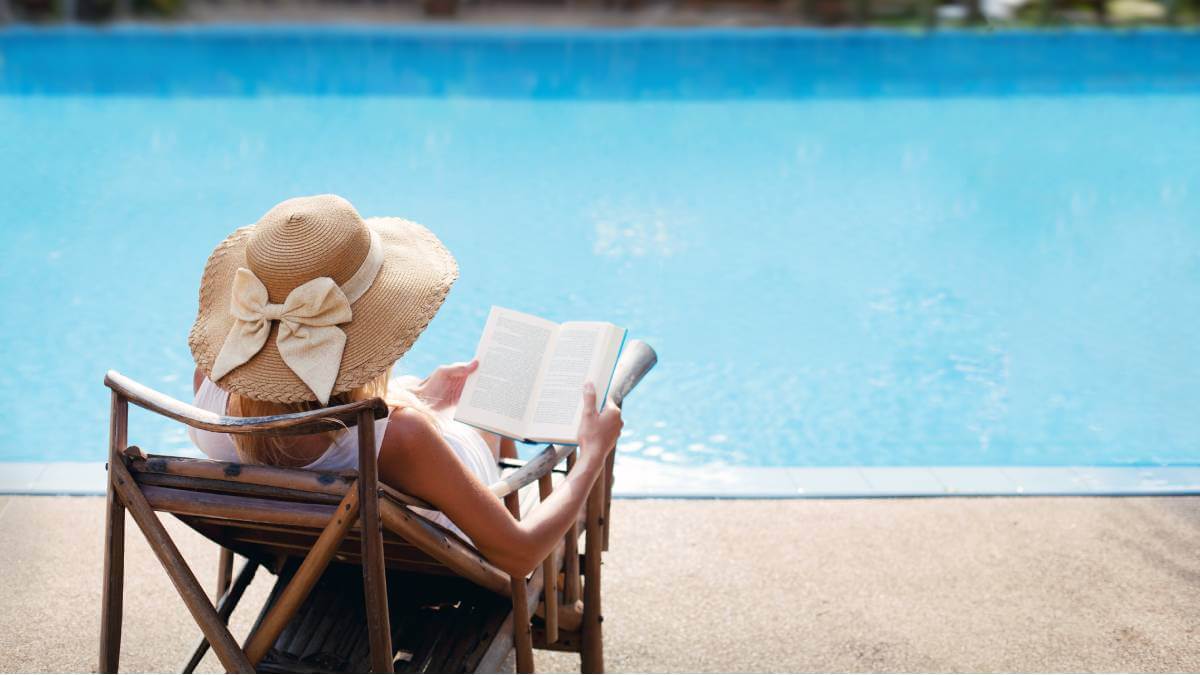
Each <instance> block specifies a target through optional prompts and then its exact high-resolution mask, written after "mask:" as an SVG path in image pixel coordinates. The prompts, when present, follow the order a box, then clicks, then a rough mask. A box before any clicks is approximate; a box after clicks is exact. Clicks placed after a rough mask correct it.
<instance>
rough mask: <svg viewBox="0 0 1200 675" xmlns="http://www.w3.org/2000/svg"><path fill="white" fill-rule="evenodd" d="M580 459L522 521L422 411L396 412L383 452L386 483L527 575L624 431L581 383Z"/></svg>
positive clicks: (613, 409)
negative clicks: (436, 512)
mask: <svg viewBox="0 0 1200 675" xmlns="http://www.w3.org/2000/svg"><path fill="white" fill-rule="evenodd" d="M583 399H584V415H583V420H582V422H581V423H580V426H579V431H580V433H579V461H578V462H577V463H576V464H575V468H574V469H573V470H572V471H571V473H570V474H568V475H567V478H566V480H564V481H563V482H562V483H561V484H560V485H559V486H558V487H556V488H555V490H554V492H552V493H551V495H550V497H549V498H548V499H547V500H546V501H545V502H543V503H541V504H540V505H539V506H538V507H537V508H536V509H533V510H532V512H531V513H530V514H529V515H528V517H526V518H524V519H523V520H517V519H516V518H514V517H513V516H512V514H510V513H509V512H508V509H506V508H505V507H504V504H503V503H501V501H500V500H499V499H497V498H496V497H495V496H494V495H493V494H492V493H491V491H490V490H489V489H488V486H486V485H484V484H483V483H482V482H481V481H480V480H479V478H477V477H476V476H475V475H474V474H473V473H471V472H470V471H469V470H468V469H467V468H466V467H465V466H463V464H462V462H461V461H459V459H458V456H457V455H455V454H454V451H453V450H451V449H450V448H449V447H448V446H446V441H445V439H443V438H442V435H441V433H440V432H439V431H438V429H437V427H436V426H435V425H434V423H433V422H432V420H430V419H429V418H428V417H426V416H425V415H423V414H421V413H419V412H417V411H415V410H410V409H397V410H395V411H393V413H392V416H391V418H390V420H389V423H388V428H387V433H386V434H384V438H383V445H382V447H381V448H380V453H379V474H380V477H381V478H383V480H384V482H386V483H388V484H389V485H392V486H394V487H396V488H398V489H400V490H402V491H404V492H407V493H409V494H411V495H413V496H416V497H420V498H421V499H423V500H425V501H427V502H429V503H431V504H433V505H435V506H437V507H438V508H439V509H440V510H441V511H442V513H445V514H446V515H447V516H449V517H450V520H452V521H454V524H456V525H458V526H459V527H460V528H462V530H463V532H466V534H467V536H469V537H471V539H472V540H473V541H474V542H475V546H476V547H478V548H479V550H480V552H482V553H483V554H484V556H486V557H487V558H488V560H490V561H491V562H492V564H494V565H496V566H497V567H499V568H500V569H502V570H504V571H505V572H508V573H509V574H511V575H513V576H524V575H526V574H528V573H529V572H530V571H531V570H533V568H534V567H536V566H537V565H538V563H540V562H541V561H542V560H544V559H545V558H546V556H548V555H549V554H550V552H551V551H553V550H554V547H555V546H556V545H557V543H558V541H559V540H560V539H562V537H563V536H564V535H565V534H566V532H567V530H568V529H569V528H570V527H571V525H572V524H573V523H574V522H575V519H576V517H577V516H578V514H579V510H580V509H581V508H582V507H583V503H584V500H586V499H587V495H588V493H589V492H590V491H591V488H592V484H593V483H595V482H596V478H597V476H599V475H600V471H601V470H602V469H603V468H604V463H605V459H607V457H608V453H609V452H611V451H612V449H613V447H614V446H615V445H616V442H617V436H618V435H619V434H620V433H621V426H622V422H621V411H620V409H619V408H618V407H617V405H616V404H615V403H613V402H612V401H611V400H609V401H608V402H607V405H605V406H604V411H603V412H600V413H597V412H596V392H595V390H594V389H593V388H592V387H591V386H586V387H585V388H584V394H583Z"/></svg>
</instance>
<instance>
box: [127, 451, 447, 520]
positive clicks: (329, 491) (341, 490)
mask: <svg viewBox="0 0 1200 675" xmlns="http://www.w3.org/2000/svg"><path fill="white" fill-rule="evenodd" d="M130 471H131V472H132V473H133V474H134V475H135V476H138V478H139V481H140V480H141V477H142V476H150V475H155V474H165V475H171V476H186V477H188V478H196V479H201V480H215V481H221V484H220V485H221V487H220V490H222V491H226V492H230V491H234V490H236V491H237V492H238V493H239V494H245V495H248V496H253V497H263V498H267V499H277V498H280V497H281V496H282V495H289V494H292V493H294V496H287V497H286V498H288V499H297V500H300V499H302V498H303V497H304V495H306V494H322V495H326V496H331V497H334V499H333V500H332V501H330V502H329V503H331V504H336V503H337V502H338V501H340V500H341V498H342V496H343V495H345V494H346V489H347V487H348V486H349V485H350V484H351V483H353V482H354V479H356V478H357V477H358V472H357V471H311V470H309V469H285V468H281V467H275V466H266V465H259V464H239V463H237V462H218V461H215V460H211V459H193V458H191V457H170V456H167V455H149V456H146V457H144V458H142V459H135V460H134V461H132V462H131V463H130ZM159 480H161V479H159ZM230 483H236V484H237V486H236V487H235V486H231V485H229V484H230ZM214 485H216V484H214ZM379 487H380V489H381V490H383V491H384V493H385V494H386V495H387V496H388V497H390V498H391V499H394V500H396V501H398V502H400V503H401V504H408V505H409V506H417V507H421V508H433V507H431V506H430V505H429V504H428V503H426V502H424V501H422V500H420V499H418V498H416V497H413V496H412V495H406V494H404V493H403V492H400V491H399V490H395V489H393V488H391V487H389V486H387V485H383V484H380V486H379ZM214 489H216V488H214ZM280 490H283V491H287V492H280ZM314 499H315V498H314Z"/></svg>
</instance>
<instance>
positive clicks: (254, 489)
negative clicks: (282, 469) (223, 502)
mask: <svg viewBox="0 0 1200 675" xmlns="http://www.w3.org/2000/svg"><path fill="white" fill-rule="evenodd" d="M133 476H134V478H135V479H136V480H137V482H138V484H139V485H153V486H155V487H169V488H178V489H181V490H188V491H191V492H211V493H215V494H225V495H239V496H246V497H255V498H259V499H268V500H272V501H282V502H302V503H309V504H324V505H326V506H336V505H337V503H338V502H340V501H341V500H342V498H341V496H339V495H335V494H327V493H322V492H306V491H303V490H292V489H289V488H278V487H269V486H265V485H250V484H247V483H241V482H238V481H229V480H212V479H210V478H192V477H190V476H173V475H171V474H165V473H135V474H133Z"/></svg>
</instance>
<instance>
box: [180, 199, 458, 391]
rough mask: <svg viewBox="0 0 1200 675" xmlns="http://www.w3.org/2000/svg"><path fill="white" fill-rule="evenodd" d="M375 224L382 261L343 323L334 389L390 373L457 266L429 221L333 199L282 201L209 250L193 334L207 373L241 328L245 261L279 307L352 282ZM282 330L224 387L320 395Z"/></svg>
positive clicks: (438, 302) (434, 309) (446, 288)
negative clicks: (233, 307) (238, 277)
mask: <svg viewBox="0 0 1200 675" xmlns="http://www.w3.org/2000/svg"><path fill="white" fill-rule="evenodd" d="M333 200H336V201H333ZM297 203H299V204H298V205H297ZM289 204H291V205H292V210H293V211H295V210H296V209H297V208H299V210H300V211H302V213H301V214H299V215H297V214H295V213H292V214H289V213H288V212H287V211H288V209H286V208H284V207H286V206H287V205H289ZM347 209H348V211H347ZM281 211H282V213H280V212H281ZM351 214H352V215H351ZM367 227H369V228H371V229H373V230H374V231H375V232H377V233H378V234H379V237H380V240H381V242H382V244H383V248H384V263H383V266H382V268H381V269H380V270H379V275H378V276H377V277H376V278H375V282H374V283H373V284H372V285H371V287H370V289H369V290H368V291H367V292H366V293H365V294H364V295H363V296H362V297H361V298H359V299H358V301H357V302H355V303H354V304H353V306H352V311H353V313H354V318H353V319H352V320H351V321H350V322H348V323H344V324H341V326H340V328H341V329H342V330H343V331H344V332H345V333H346V348H345V351H344V352H343V354H342V361H341V367H340V370H339V371H338V376H337V380H336V381H335V382H334V387H333V392H332V393H333V394H338V393H342V392H345V391H349V390H350V389H353V388H355V387H358V386H361V385H363V384H365V383H367V382H369V381H370V380H372V379H373V378H375V377H377V376H378V375H380V374H381V373H383V372H384V371H385V370H387V369H388V368H389V367H390V366H391V365H392V364H393V363H395V362H396V361H397V360H398V359H399V358H400V357H401V356H403V355H404V353H405V352H407V351H408V350H409V348H411V347H412V345H413V343H414V342H416V339H417V337H418V336H419V335H420V334H421V332H422V331H424V330H425V327H426V326H428V325H429V321H430V320H431V319H433V316H434V314H436V313H437V311H438V309H439V308H440V307H441V306H442V302H443V301H444V300H445V299H446V294H447V293H449V291H450V287H451V286H452V285H453V284H454V281H455V279H457V278H458V265H457V263H455V261H454V257H453V256H451V255H450V252H449V251H447V250H446V248H445V246H443V245H442V242H441V241H439V240H438V238H437V237H436V236H434V234H433V233H432V232H430V231H429V230H427V229H425V228H424V227H422V226H421V225H418V224H417V223H413V222H411V221H407V220H404V219H401V218H369V219H366V220H365V221H364V220H362V219H361V218H359V217H358V214H357V213H356V212H354V211H353V207H351V206H350V204H349V202H346V201H345V200H344V199H341V198H340V197H334V196H332V195H322V196H320V197H309V198H300V199H296V200H289V201H288V202H284V203H282V204H280V205H278V206H276V207H275V208H274V209H272V210H271V211H269V212H268V213H267V215H265V216H264V217H263V219H262V220H260V221H259V222H258V223H257V224H255V225H251V226H248V227H243V228H240V229H238V230H237V231H235V232H234V233H233V234H231V235H230V236H229V237H228V238H226V239H225V240H224V241H222V242H221V243H220V244H219V245H218V246H217V248H216V249H215V250H214V251H213V253H212V255H211V256H209V259H208V263H207V265H206V266H205V269H204V276H203V277H202V279H201V283H200V311H199V313H198V314H197V316H196V323H195V324H194V325H193V326H192V331H191V334H190V336H189V337H188V343H189V345H190V346H191V349H192V356H193V357H195V359H196V365H197V366H199V368H200V370H201V371H203V372H204V373H205V374H206V375H207V374H209V373H211V372H212V366H213V362H214V361H215V360H216V357H217V354H218V353H219V352H220V350H221V346H222V345H223V344H224V342H225V337H226V335H228V333H229V329H230V328H231V327H232V325H233V322H234V318H233V317H232V316H231V315H230V313H229V300H230V294H231V292H232V289H231V287H232V284H233V278H234V275H235V273H236V272H237V269H238V268H239V267H247V268H249V269H250V270H251V271H252V272H254V273H255V274H256V276H258V277H259V278H260V279H261V280H262V282H263V284H264V285H265V286H266V287H267V290H268V294H269V296H270V301H271V302H272V303H282V302H283V301H284V299H285V298H286V297H287V294H288V293H290V292H291V290H292V289H293V288H295V287H296V286H299V285H300V284H303V283H305V282H307V281H309V280H311V279H314V278H316V277H321V276H328V277H330V278H332V279H333V280H334V281H335V282H338V283H339V284H340V283H343V282H345V281H346V280H347V279H349V278H350V277H351V276H352V275H353V274H354V272H355V270H357V269H358V267H359V265H360V264H361V263H362V261H363V259H364V258H365V257H366V252H367V249H368V248H369V246H370V234H369V232H367V231H366V229H365V228H367ZM278 331H279V326H278V323H277V322H276V324H275V325H273V326H272V327H271V334H270V336H269V337H268V338H267V343H266V345H265V346H264V347H263V349H262V351H260V352H259V353H258V354H256V355H255V356H254V357H253V358H251V359H250V360H249V361H247V362H246V363H245V364H243V365H241V366H239V367H238V368H235V369H234V370H233V371H232V372H230V373H229V374H228V375H226V376H225V377H223V378H221V381H220V382H219V383H218V384H219V385H220V386H221V387H222V388H224V389H226V390H228V391H231V392H234V393H237V394H241V395H243V396H248V397H250V398H253V399H256V400H260V401H275V402H280V403H294V402H300V401H313V400H316V396H315V395H314V394H313V392H312V391H311V390H309V388H308V387H307V386H306V385H305V384H304V382H302V381H301V380H300V378H298V377H296V375H295V374H294V373H293V372H292V371H291V369H290V368H288V366H287V365H286V364H284V362H283V359H282V358H280V356H279V350H278V348H277V347H276V346H275V338H276V335H277V334H278Z"/></svg>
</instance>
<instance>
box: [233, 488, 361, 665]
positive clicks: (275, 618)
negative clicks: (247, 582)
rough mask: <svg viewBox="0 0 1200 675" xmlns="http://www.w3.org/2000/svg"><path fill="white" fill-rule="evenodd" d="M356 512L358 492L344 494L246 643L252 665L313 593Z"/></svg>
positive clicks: (247, 656)
mask: <svg viewBox="0 0 1200 675" xmlns="http://www.w3.org/2000/svg"><path fill="white" fill-rule="evenodd" d="M358 510H359V504H358V492H357V491H356V490H349V491H347V492H346V496H345V497H343V498H342V503H341V504H339V505H338V507H337V511H336V512H335V515H334V516H333V517H332V518H331V519H330V520H329V524H328V525H326V527H325V529H324V530H322V531H321V536H320V537H318V538H317V542H316V544H314V545H313V547H312V550H311V551H309V553H308V555H307V556H305V557H304V562H302V563H300V569H298V570H296V574H295V576H293V577H292V580H291V582H290V583H288V585H287V587H286V588H284V589H283V593H281V594H280V596H279V598H278V599H277V600H276V601H275V603H274V604H273V605H272V606H271V610H270V611H269V612H267V614H266V616H265V617H264V618H263V620H262V622H260V624H259V626H258V628H257V629H256V630H255V631H254V634H253V635H251V636H250V639H249V640H248V641H247V642H246V658H247V659H248V660H249V661H250V663H251V664H257V663H258V662H259V661H261V660H262V657H263V656H264V655H265V654H266V653H267V650H268V649H270V648H271V645H272V644H274V643H275V638H277V637H279V633H280V631H282V630H283V627H284V626H286V625H287V623H288V621H290V620H291V618H292V615H293V614H295V613H296V609H297V608H299V607H300V604H301V603H303V602H304V599H305V598H307V597H308V592H309V591H311V590H312V587H313V584H315V583H316V582H317V579H318V578H319V577H320V576H321V573H322V572H324V571H325V568H326V567H327V566H328V565H329V561H330V559H331V558H333V554H334V551H336V550H337V547H338V544H340V543H341V541H342V539H344V538H345V537H346V533H347V532H349V531H350V526H351V525H353V524H354V520H355V518H357V517H358Z"/></svg>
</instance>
